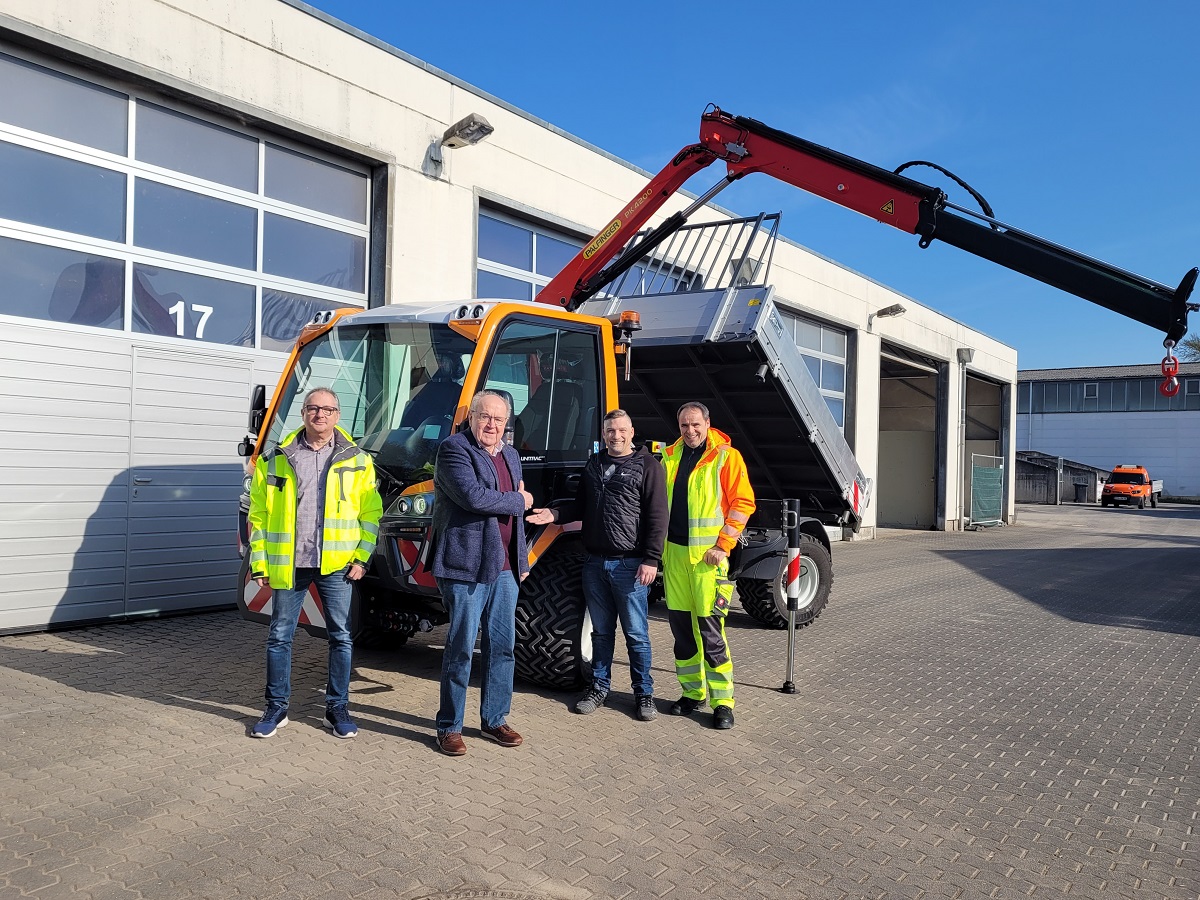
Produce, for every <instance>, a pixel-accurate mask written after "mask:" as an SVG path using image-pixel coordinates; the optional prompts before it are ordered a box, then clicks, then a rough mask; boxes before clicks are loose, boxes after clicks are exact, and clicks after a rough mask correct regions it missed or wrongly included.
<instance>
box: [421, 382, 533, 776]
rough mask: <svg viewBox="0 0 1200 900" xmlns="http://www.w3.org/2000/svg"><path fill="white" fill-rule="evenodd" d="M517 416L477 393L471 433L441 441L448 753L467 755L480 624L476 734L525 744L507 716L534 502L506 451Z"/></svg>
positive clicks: (439, 550)
mask: <svg viewBox="0 0 1200 900" xmlns="http://www.w3.org/2000/svg"><path fill="white" fill-rule="evenodd" d="M511 414H512V410H511V409H510V408H509V405H508V401H507V400H506V399H505V398H504V397H503V396H502V395H501V394H499V393H497V392H495V391H480V392H479V393H478V394H476V395H475V396H474V397H473V398H472V399H471V411H470V426H471V427H470V430H469V431H466V432H460V433H458V434H454V435H451V436H450V437H448V438H446V440H444V441H443V442H442V445H441V446H440V447H439V448H438V455H437V465H436V467H435V469H434V475H433V485H434V501H433V566H432V571H433V575H434V577H435V578H436V579H437V583H438V589H439V590H440V591H441V594H442V604H443V605H444V606H445V608H446V613H447V615H448V616H449V618H450V632H449V634H447V635H446V649H445V652H444V653H443V654H442V691H441V707H440V708H439V709H438V714H437V745H438V749H440V750H441V751H442V752H443V753H445V754H447V755H448V756H462V755H463V754H465V753H466V752H467V747H466V744H464V743H463V738H462V729H463V718H464V715H465V707H466V703H467V683H468V682H469V681H470V680H471V656H472V654H473V652H474V650H475V638H476V636H477V635H478V634H479V629H480V627H481V626H482V628H483V638H482V641H481V642H480V643H481V649H482V651H483V659H482V662H483V690H482V697H481V698H480V706H479V718H480V724H479V733H480V734H481V735H482V736H483V737H485V738H489V739H490V740H493V741H495V742H496V743H498V744H499V745H500V746H502V747H519V746H521V743H522V738H521V735H519V734H517V732H516V731H514V730H513V729H512V728H510V727H509V726H508V724H507V722H506V719H507V717H508V713H509V711H510V709H511V707H512V687H513V669H514V667H515V659H514V657H513V644H514V643H515V641H516V610H517V588H518V585H519V583H520V582H521V581H523V580H524V579H525V576H526V575H528V574H529V559H528V553H527V551H526V548H525V529H524V522H523V520H522V516H523V515H524V513H525V511H526V510H527V509H530V508H531V507H532V506H533V496H532V495H531V494H530V493H529V492H528V491H526V490H525V482H524V481H523V480H522V479H521V458H520V457H519V456H518V455H517V452H516V451H515V450H514V449H513V448H512V447H506V446H505V445H504V428H505V425H506V424H507V422H508V419H509V416H510V415H511Z"/></svg>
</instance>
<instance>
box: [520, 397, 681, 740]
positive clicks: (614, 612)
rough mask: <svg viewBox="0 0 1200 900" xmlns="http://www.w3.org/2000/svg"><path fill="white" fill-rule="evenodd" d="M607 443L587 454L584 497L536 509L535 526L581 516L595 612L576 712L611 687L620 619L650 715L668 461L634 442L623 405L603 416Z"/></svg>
mask: <svg viewBox="0 0 1200 900" xmlns="http://www.w3.org/2000/svg"><path fill="white" fill-rule="evenodd" d="M603 434H604V446H605V449H604V450H602V451H601V452H599V453H597V454H595V455H594V456H592V458H591V459H589V460H588V463H587V466H586V467H585V468H584V471H583V486H582V489H581V490H580V496H579V497H578V498H577V499H575V500H574V501H572V502H571V503H568V504H566V505H563V506H560V507H558V508H556V509H535V510H533V511H532V512H531V513H530V514H529V516H528V517H527V518H528V521H529V522H531V523H532V524H534V525H547V524H549V523H551V522H574V521H578V520H580V519H582V521H583V545H584V547H585V548H586V549H587V551H588V559H587V562H586V563H584V567H583V593H584V597H585V598H586V599H587V605H588V612H589V613H590V614H591V617H592V685H591V688H589V690H588V692H587V693H586V694H584V695H583V697H582V698H580V700H579V702H578V703H576V704H575V712H577V713H582V714H583V715H587V714H588V713H593V712H595V711H596V710H597V709H599V708H600V707H601V706H603V705H604V702H605V701H606V700H607V699H608V692H609V689H610V688H611V687H612V662H613V650H614V647H615V644H616V634H617V620H618V619H620V621H621V630H622V631H624V632H625V646H626V647H627V648H628V650H629V675H630V681H631V682H632V683H633V693H634V699H635V702H636V707H637V717H638V719H640V720H641V721H643V722H649V721H650V720H651V719H653V718H654V717H655V716H657V715H658V711H657V710H656V709H655V707H654V679H653V677H652V676H651V674H650V627H649V614H648V604H647V596H646V595H647V592H648V590H649V587H650V585H651V584H652V583H653V581H654V579H655V576H657V574H658V569H659V566H661V565H662V552H663V541H664V540H665V539H666V534H667V490H666V479H665V477H664V475H663V467H662V465H661V464H660V463H659V461H658V460H657V459H655V458H654V456H653V455H651V454H650V452H649V451H648V450H647V449H646V448H645V447H639V448H638V449H636V450H635V449H634V447H633V422H632V421H631V420H630V418H629V414H628V413H626V412H625V411H624V410H620V409H614V410H613V411H612V412H610V413H609V414H608V415H606V416H605V417H604V431H603Z"/></svg>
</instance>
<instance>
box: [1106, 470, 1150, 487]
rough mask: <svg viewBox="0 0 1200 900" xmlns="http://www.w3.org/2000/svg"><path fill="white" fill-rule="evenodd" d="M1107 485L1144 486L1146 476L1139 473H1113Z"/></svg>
mask: <svg viewBox="0 0 1200 900" xmlns="http://www.w3.org/2000/svg"><path fill="white" fill-rule="evenodd" d="M1108 483H1109V484H1145V483H1146V476H1145V475H1143V474H1142V473H1141V472H1113V473H1112V475H1111V476H1110V477H1109V479H1108Z"/></svg>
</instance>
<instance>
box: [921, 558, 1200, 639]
mask: <svg viewBox="0 0 1200 900" xmlns="http://www.w3.org/2000/svg"><path fill="white" fill-rule="evenodd" d="M1112 537H1113V543H1114V545H1115V544H1117V543H1118V542H1119V541H1120V540H1123V539H1124V540H1127V538H1122V537H1121V536H1120V535H1113V536H1112ZM1144 538H1145V536H1144V535H1139V536H1138V540H1139V541H1142V540H1144ZM1173 543H1174V544H1176V545H1178V543H1179V540H1178V539H1174V540H1173ZM942 555H943V556H944V557H946V558H947V559H950V560H953V561H954V562H956V563H958V564H959V565H961V566H964V567H966V568H968V569H970V570H971V571H973V572H975V573H976V574H978V575H981V576H983V577H984V578H987V579H989V580H990V581H992V582H994V583H995V584H997V585H999V586H1000V587H1002V588H1004V589H1005V590H1008V591H1012V592H1014V593H1017V594H1020V595H1021V596H1022V597H1024V598H1025V599H1027V600H1029V601H1030V602H1032V603H1036V604H1037V605H1038V606H1041V607H1042V608H1043V609H1045V610H1047V611H1048V612H1051V613H1053V614H1054V615H1057V616H1061V617H1063V618H1065V619H1070V620H1071V621H1074V622H1085V623H1089V624H1094V625H1105V626H1116V627H1121V628H1137V629H1146V630H1150V631H1162V632H1167V633H1173V634H1186V635H1192V636H1200V613H1198V610H1200V573H1197V571H1196V566H1195V559H1196V549H1195V548H1191V547H1179V546H1172V547H1149V548H1148V547H1138V548H1131V547H1120V546H1113V547H1112V548H1111V549H1077V548H1067V549H1061V550H995V549H989V550H950V551H943V552H942ZM1163 572H1182V573H1186V575H1185V577H1182V578H1176V579H1175V580H1165V579H1162V578H1160V577H1159V575H1160V573H1163Z"/></svg>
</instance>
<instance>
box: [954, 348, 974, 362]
mask: <svg viewBox="0 0 1200 900" xmlns="http://www.w3.org/2000/svg"><path fill="white" fill-rule="evenodd" d="M974 358H975V351H974V350H972V349H971V348H970V347H959V348H958V364H959V365H960V366H966V365H970V363H971V360H973V359H974Z"/></svg>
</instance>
